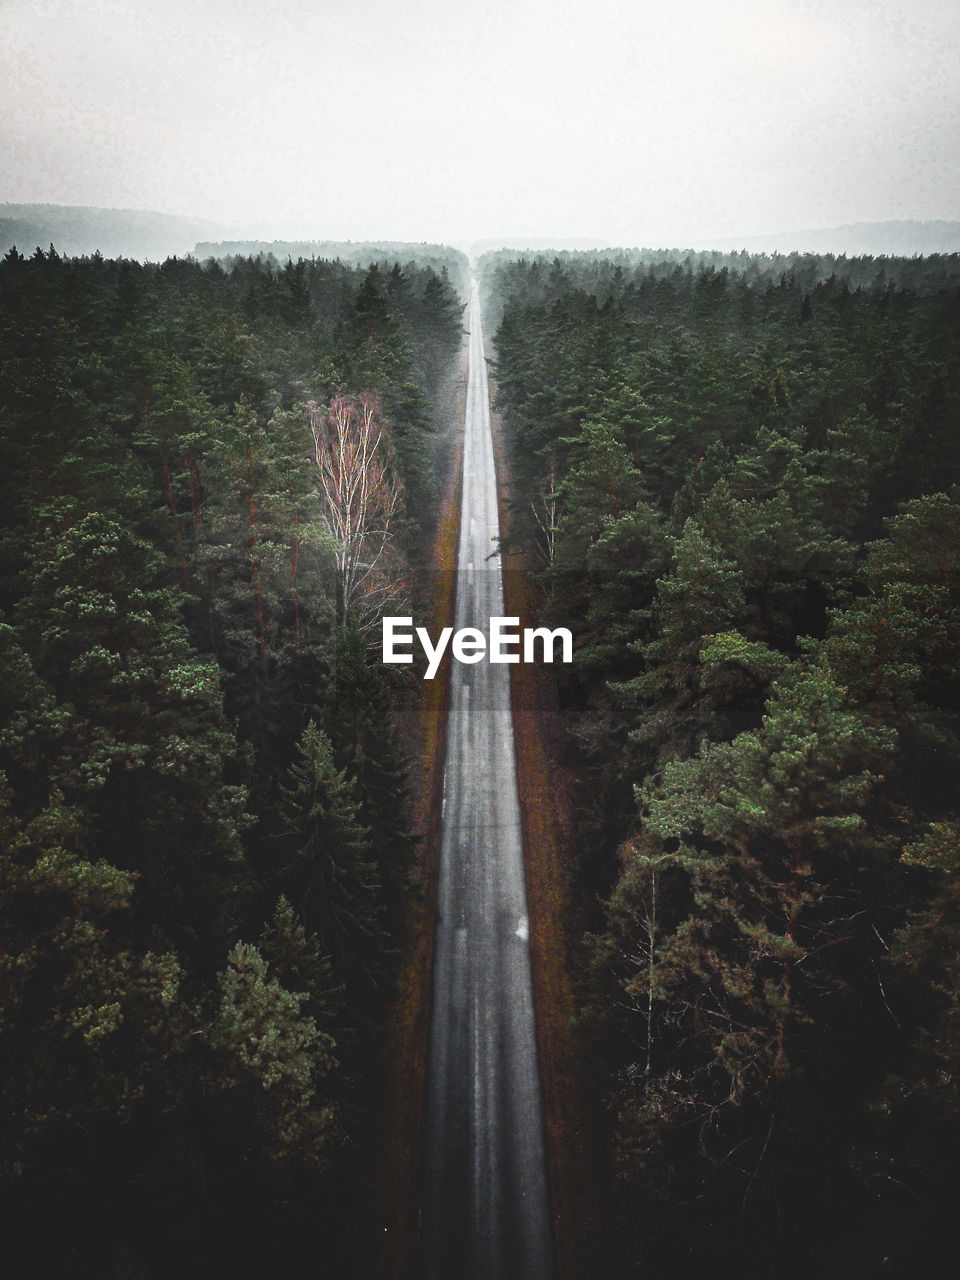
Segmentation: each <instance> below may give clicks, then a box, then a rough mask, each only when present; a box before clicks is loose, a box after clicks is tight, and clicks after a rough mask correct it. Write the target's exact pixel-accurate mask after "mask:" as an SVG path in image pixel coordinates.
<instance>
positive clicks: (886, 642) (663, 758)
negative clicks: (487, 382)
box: [480, 251, 960, 1280]
mask: <svg viewBox="0 0 960 1280" xmlns="http://www.w3.org/2000/svg"><path fill="white" fill-rule="evenodd" d="M480 270H481V273H482V277H483V280H484V284H485V291H486V297H487V309H488V317H489V319H490V323H491V328H493V327H494V326H495V327H496V337H495V348H496V350H495V355H496V364H495V373H494V377H495V379H496V384H497V400H496V405H497V407H498V408H499V410H500V412H501V413H502V415H503V419H504V424H505V431H506V436H507V440H508V444H509V458H510V481H511V492H510V503H511V512H512V520H511V526H510V539H511V542H512V543H514V544H515V547H516V549H517V550H518V551H519V552H520V553H521V554H522V555H523V556H524V558H525V562H526V563H527V564H528V565H529V566H530V568H531V570H532V571H533V573H534V576H535V578H536V580H537V583H538V585H539V590H540V599H541V614H542V617H543V619H545V620H546V621H547V622H548V623H549V624H550V625H551V626H557V625H563V626H567V627H569V628H570V629H571V630H572V631H573V635H574V662H573V664H572V665H571V666H569V667H559V668H555V669H554V670H555V676H556V680H557V682H558V698H557V701H558V706H559V709H560V714H561V717H562V723H563V741H562V744H561V747H560V751H561V753H562V762H563V768H564V771H565V772H566V774H567V775H568V776H569V777H571V778H572V779H573V786H574V794H575V797H576V801H575V809H576V813H575V818H576V845H577V847H576V851H575V872H574V877H573V878H574V884H573V886H572V895H573V902H574V911H573V919H572V920H571V923H570V927H569V932H570V943H569V945H570V965H571V969H572V970H573V971H574V972H575V973H576V975H577V984H578V996H577V1006H578V1011H577V1016H576V1025H575V1027H574V1032H573V1034H574V1035H575V1036H576V1038H577V1043H578V1045H579V1047H580V1052H581V1054H582V1057H583V1060H584V1063H585V1071H586V1073H587V1079H588V1083H589V1091H590V1093H591V1095H592V1096H594V1097H596V1098H598V1099H599V1102H598V1104H597V1108H596V1116H595V1121H596V1123H597V1124H598V1125H599V1126H600V1128H601V1130H602V1137H603V1144H602V1145H603V1151H604V1157H603V1161H602V1173H601V1177H602V1179H603V1181H604V1185H605V1187H606V1195H607V1202H608V1206H609V1210H608V1215H607V1219H606V1221H605V1223H604V1228H603V1236H604V1239H603V1240H602V1241H601V1243H600V1252H601V1256H602V1258H603V1262H604V1266H603V1269H604V1270H605V1271H606V1273H608V1274H612V1275H623V1276H626V1275H633V1274H646V1275H651V1276H663V1275H668V1274H669V1275H672V1276H680V1277H687V1276H689V1277H692V1276H695V1275H697V1276H699V1275H702V1274H704V1273H705V1272H706V1270H707V1269H710V1270H712V1272H713V1273H714V1274H722V1275H727V1274H731V1275H732V1274H736V1275H738V1276H745V1277H757V1280H759V1278H760V1277H768V1276H770V1275H774V1274H776V1275H782V1276H794V1275H795V1276H805V1277H809V1276H817V1277H829V1276H841V1275H843V1276H851V1275H854V1276H865V1277H866V1276H870V1277H874V1276H881V1275H922V1274H927V1273H931V1272H932V1270H933V1267H934V1265H935V1262H936V1259H938V1258H942V1257H948V1256H950V1255H951V1253H952V1250H953V1228H952V1221H951V1219H952V1211H953V1206H954V1205H955V1203H956V1199H957V1195H958V1192H960V1178H958V1173H960V1167H958V1162H957V1159H956V1152H957V1149H958V1141H960V1126H958V1121H960V1098H958V1081H960V965H958V959H957V957H958V949H960V812H958V801H957V791H956V790H955V788H956V779H957V773H958V765H960V736H958V733H960V720H958V714H960V684H958V675H957V658H958V644H960V595H958V588H960V578H958V569H960V561H958V558H960V431H958V426H960V341H958V338H960V257H958V256H957V255H952V256H945V257H937V256H930V257H927V258H913V259H903V260H900V259H885V258H879V259H870V258H852V259H846V258H843V257H840V258H833V257H826V256H820V257H815V256H813V255H801V254H795V255H788V256H779V255H774V256H772V257H767V256H765V255H759V256H748V255H747V254H745V253H744V254H741V253H731V254H721V253H708V254H699V255H697V254H683V253H648V252H640V251H637V252H617V253H603V252H598V253H580V254H576V253H565V254H560V255H557V256H556V257H553V258H552V259H550V258H545V257H542V256H527V257H522V256H520V255H517V254H516V253H509V254H508V253H500V254H491V255H487V256H486V257H485V258H484V259H483V260H482V261H481V263H480ZM940 1265H942V1264H940Z"/></svg>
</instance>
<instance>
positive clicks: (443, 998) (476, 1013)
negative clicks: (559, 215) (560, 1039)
mask: <svg viewBox="0 0 960 1280" xmlns="http://www.w3.org/2000/svg"><path fill="white" fill-rule="evenodd" d="M469 327H470V372H469V381H468V384H467V407H466V431H465V440H464V458H463V494H462V506H461V519H460V544H459V548H458V555H457V570H458V572H457V599H456V609H455V626H456V628H457V629H459V628H461V627H470V626H472V627H477V628H478V629H479V630H481V631H483V632H484V633H486V632H487V630H488V627H489V619H490V618H491V617H498V616H501V615H502V614H503V578H502V574H501V568H500V556H499V552H498V549H497V542H496V538H497V536H498V533H499V518H498V508H497V485H496V475H495V471H494V464H493V438H492V435H491V430H490V405H489V395H488V388H487V373H486V364H485V361H484V354H483V336H482V333H481V327H480V304H479V295H478V289H477V285H476V282H474V283H473V285H472V290H471V298H470V318H469ZM514 651H516V650H514ZM528 939H529V925H528V921H527V903H526V891H525V887H524V872H523V849H522V842H521V832H520V807H519V801H518V797H517V778H516V767H515V757H514V741H513V720H512V716H511V710H510V667H509V666H508V665H504V664H497V665H491V664H490V663H488V662H487V660H486V659H484V660H483V661H482V662H480V663H477V664H475V665H464V664H461V663H458V662H456V661H454V662H453V666H452V671H451V675H450V711H449V717H448V722H447V755H446V766H445V772H444V788H443V833H442V840H441V850H440V872H439V885H438V900H437V927H436V942H435V949H434V970H433V1008H432V1018H431V1026H430V1052H429V1059H428V1068H427V1098H426V1113H425V1133H424V1182H423V1193H422V1201H421V1213H420V1230H419V1249H420V1273H421V1275H423V1276H425V1277H427V1278H428V1280H514V1278H515V1280H549V1277H550V1276H552V1273H553V1257H552V1244H551V1231H550V1214H549V1207H548V1205H549V1201H548V1193H547V1176H546V1160H545V1155H544V1137H543V1109H542V1103H541V1097H540V1080H539V1076H538V1071H537V1045H536V1034H535V1028H534V1012H533V994H532V988H531V982H530V947H529V941H528Z"/></svg>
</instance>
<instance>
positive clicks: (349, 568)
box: [305, 395, 404, 629]
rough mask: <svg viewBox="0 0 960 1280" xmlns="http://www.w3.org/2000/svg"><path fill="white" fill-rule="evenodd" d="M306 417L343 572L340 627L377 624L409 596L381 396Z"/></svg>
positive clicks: (311, 411)
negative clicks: (397, 543)
mask: <svg viewBox="0 0 960 1280" xmlns="http://www.w3.org/2000/svg"><path fill="white" fill-rule="evenodd" d="M305 417H306V420H307V424H308V425H309V428H310V432H311V435H312V436H313V455H314V461H315V463H316V468H317V477H318V481H319V486H320V499H321V502H320V518H321V522H322V524H323V526H324V528H325V529H326V531H327V533H328V534H329V535H330V539H331V541H332V543H333V547H334V556H335V560H336V568H337V618H338V623H343V622H345V621H346V620H347V619H348V618H352V619H353V620H354V621H355V622H356V623H357V624H358V625H359V626H360V627H361V628H362V629H364V628H368V627H371V626H374V625H376V623H377V622H378V620H379V618H380V616H381V615H382V614H383V613H384V612H385V611H386V608H387V606H388V605H391V606H392V605H395V604H399V602H400V600H401V599H402V598H403V595H404V583H403V582H402V572H401V566H400V564H399V563H398V560H399V557H398V553H397V551H396V548H395V546H394V538H393V532H392V528H391V527H392V526H393V525H394V524H395V522H396V520H397V519H398V518H399V517H400V515H401V513H402V509H403V489H402V485H401V482H400V479H399V477H398V476H397V472H396V467H395V465H394V459H393V451H392V449H391V446H390V439H389V428H388V426H387V424H386V422H385V421H384V419H383V416H382V414H381V412H380V405H379V402H378V401H377V399H376V398H375V397H374V396H368V395H361V396H359V397H357V398H356V399H354V398H353V397H351V396H346V395H337V396H334V398H333V399H332V400H331V401H330V404H329V405H328V406H327V409H326V412H324V410H323V409H322V408H320V407H319V406H318V405H316V404H315V403H313V402H312V401H311V402H310V403H309V404H308V405H307V406H306V408H305Z"/></svg>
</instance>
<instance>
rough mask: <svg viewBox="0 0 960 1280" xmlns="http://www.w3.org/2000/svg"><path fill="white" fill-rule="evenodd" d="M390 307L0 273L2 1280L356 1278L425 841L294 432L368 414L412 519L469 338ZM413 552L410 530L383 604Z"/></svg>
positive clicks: (92, 275)
mask: <svg viewBox="0 0 960 1280" xmlns="http://www.w3.org/2000/svg"><path fill="white" fill-rule="evenodd" d="M388 274H389V268H385V269H384V271H383V272H382V273H378V272H368V271H365V270H362V269H360V268H358V267H351V266H346V265H344V264H343V263H340V262H326V261H317V260H312V261H309V262H307V261H303V260H300V261H297V262H292V261H290V262H287V263H286V264H285V265H282V266H281V265H279V264H276V263H270V262H268V261H266V260H264V259H262V258H261V259H255V260H235V261H232V262H228V263H227V264H226V265H225V266H221V265H220V264H218V263H210V264H207V265H206V266H201V265H199V264H198V263H196V262H193V261H190V260H178V259H170V260H168V261H166V262H164V263H162V264H157V265H146V266H141V265H140V264H137V263H130V262H110V261H105V260H104V259H102V258H100V257H99V256H95V257H93V258H90V259H79V260H78V259H72V260H71V259H65V258H61V257H60V256H59V255H57V254H56V253H55V252H53V251H51V252H50V253H42V252H38V253H37V254H35V255H33V256H32V257H30V258H28V259H25V258H23V257H22V256H20V255H18V254H16V253H10V254H8V255H7V256H6V258H4V259H3V261H2V262H0V353H2V354H0V366H2V367H0V373H2V385H0V490H2V499H3V500H2V502H0V539H2V552H3V572H2V577H0V610H2V612H0V829H2V837H3V846H2V852H0V1062H2V1064H3V1065H2V1068H0V1077H2V1079H0V1091H2V1094H3V1097H4V1104H5V1105H4V1108H3V1114H2V1117H0V1147H2V1156H0V1194H2V1196H3V1200H4V1204H5V1207H6V1208H7V1210H8V1214H7V1215H5V1251H6V1256H7V1259H8V1262H9V1264H10V1266H11V1267H12V1268H13V1270H14V1271H17V1272H18V1273H19V1267H20V1255H21V1253H22V1252H23V1251H25V1250H27V1249H29V1264H28V1269H29V1270H30V1271H31V1272H33V1273H35V1274H37V1275H58V1276H63V1277H64V1278H65V1280H69V1278H70V1277H79V1276H84V1277H87V1276H97V1277H98V1278H99V1277H103V1278H105V1280H106V1278H113V1277H117V1278H118V1280H119V1277H132V1276H137V1277H140V1278H143V1277H150V1276H166V1275H170V1274H174V1273H176V1274H183V1275H188V1274H189V1275H192V1274H197V1275H220V1274H231V1275H238V1276H247V1275H250V1276H252V1275H261V1274H270V1273H272V1272H273V1271H274V1270H276V1269H277V1268H278V1267H279V1268H280V1269H289V1268H290V1267H292V1266H293V1265H294V1264H295V1263H296V1262H298V1261H299V1260H300V1259H301V1258H302V1256H303V1254H304V1252H305V1249H306V1248H307V1246H308V1244H309V1246H310V1247H311V1248H312V1247H314V1244H315V1240H316V1237H317V1236H318V1234H319V1235H322V1237H323V1239H324V1241H325V1245H324V1248H325V1256H326V1257H327V1260H328V1261H329V1263H330V1265H331V1267H333V1268H334V1269H335V1270H337V1271H338V1273H339V1274H347V1273H348V1271H349V1266H350V1265H352V1264H351V1263H350V1262H349V1261H348V1260H349V1259H351V1258H357V1257H359V1258H361V1259H362V1258H363V1257H364V1256H365V1255H364V1252H363V1249H360V1250H359V1251H358V1246H357V1239H358V1238H369V1236H370V1227H369V1222H368V1220H367V1217H366V1216H365V1215H368V1214H369V1206H368V1204H367V1192H366V1190H365V1186H366V1183H367V1180H368V1178H369V1170H370V1164H371V1162H372V1159H373V1151H374V1149H375V1148H374V1141H375V1135H374V1134H373V1132H372V1126H371V1124H370V1121H369V1118H368V1117H369V1113H370V1111H371V1109H372V1107H373V1106H374V1105H375V1102H376V1096H377V1089H378V1087H379V1084H378V1082H379V1080H380V1078H381V1075H382V1071H383V1067H382V1064H381V1063H380V1060H379V1056H380V1052H381V1046H380V1031H381V1028H382V1021H383V1017H384V1015H385V1012H386V1009H387V1004H388V1002H387V997H386V993H387V992H388V991H389V989H390V965H391V961H392V952H391V948H390V943H391V937H390V930H391V929H393V928H395V927H396V926H397V924H398V922H399V918H400V906H401V899H402V895H403V894H404V893H405V892H406V880H405V869H406V865H407V860H408V858H409V849H410V845H411V842H412V837H411V835H410V832H409V830H408V828H407V822H406V818H405V814H404V809H403V803H402V802H403V791H404V783H403V762H402V761H401V759H400V757H399V754H398V752H397V751H396V749H395V747H394V746H393V743H392V737H391V733H390V732H389V730H388V726H389V725H390V724H391V723H392V722H393V721H394V719H395V718H396V715H397V707H398V698H399V694H400V689H399V686H390V685H387V684H385V683H384V682H383V681H382V679H381V678H380V677H379V673H378V672H377V671H376V669H375V667H374V666H373V664H372V662H371V660H370V657H369V655H368V652H367V649H368V646H369V643H370V642H369V638H365V637H361V636H359V635H355V634H353V633H349V632H343V633H338V630H337V621H336V618H337V613H336V601H335V574H334V570H333V554H332V548H331V546H330V544H329V538H328V536H327V534H326V533H325V532H324V522H323V518H322V516H323V507H322V503H323V501H324V498H323V495H322V493H321V491H320V488H319V485H318V482H317V477H316V464H315V461H314V458H313V439H312V436H311V432H310V429H309V423H308V420H307V419H308V415H307V411H306V409H305V402H306V401H307V400H308V399H315V398H318V397H319V398H321V399H325V398H327V397H332V396H334V395H335V394H344V395H357V394H359V393H360V392H361V391H369V392H370V394H371V395H373V396H375V397H377V398H378V401H379V403H381V404H382V405H384V406H385V408H384V413H385V420H386V424H385V428H384V429H385V431H386V432H388V433H392V436H393V439H394V440H395V441H399V442H400V445H399V446H398V448H397V452H398V453H399V454H400V455H401V457H400V462H399V475H398V483H399V484H400V485H403V484H404V483H406V485H407V488H408V491H409V489H410V486H411V485H416V484H419V485H420V486H421V492H422V493H423V494H426V493H428V492H429V490H430V487H431V485H432V483H433V477H432V475H431V474H430V472H429V469H428V468H425V467H422V466H421V464H420V457H419V454H420V453H421V452H424V451H423V449H422V446H423V443H424V440H425V436H426V433H427V430H428V428H427V423H428V422H429V420H430V414H429V412H428V403H429V402H428V397H429V396H430V395H431V394H432V393H433V392H434V391H435V389H436V387H437V386H438V385H439V377H440V368H441V366H442V365H443V363H444V361H449V360H450V358H451V356H452V354H453V352H454V350H455V349H456V347H457V346H458V344H459V336H460V330H459V302H458V301H457V299H456V297H455V295H454V293H453V290H452V288H451V287H450V285H449V282H448V280H447V278H446V277H445V276H443V275H441V274H439V272H438V271H434V270H433V269H432V268H430V267H420V266H418V265H416V263H409V264H407V265H406V266H404V267H400V268H398V270H397V272H394V273H393V274H392V275H389V279H390V281H391V284H392V286H393V288H392V291H391V290H385V289H384V288H383V286H382V283H381V282H380V280H379V277H380V276H383V277H387V276H388ZM361 330H363V332H362V335H361V332H360V331H361ZM354 379H356V381H354ZM404 442H406V446H405V445H404ZM404 447H407V452H406V454H405V453H404ZM408 460H409V463H410V466H411V472H410V474H409V475H405V474H404V473H403V469H404V466H405V465H406V464H407V461H408ZM414 462H416V468H417V469H416V470H414V469H413V464H414ZM423 505H424V503H421V506H423ZM425 518H426V517H425ZM417 550H418V548H417V530H416V528H415V527H414V526H413V525H412V524H408V525H407V526H406V527H404V528H402V529H399V530H398V536H397V539H396V558H395V563H396V566H397V571H398V572H400V573H405V572H406V571H407V564H408V562H409V560H410V558H412V557H413V556H415V555H416V554H417ZM397 589H398V590H399V589H400V585H399V584H397ZM298 744H299V745H298ZM54 1204H55V1205H57V1206H58V1210H57V1223H56V1229H55V1230H51V1228H50V1223H49V1214H50V1209H51V1206H52V1205H54ZM105 1224H108V1225H105ZM357 1265H358V1266H359V1267H362V1266H363V1265H365V1264H364V1263H363V1261H362V1260H361V1261H360V1262H358V1263H357Z"/></svg>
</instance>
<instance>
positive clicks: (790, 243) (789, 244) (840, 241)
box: [685, 221, 960, 258]
mask: <svg viewBox="0 0 960 1280" xmlns="http://www.w3.org/2000/svg"><path fill="white" fill-rule="evenodd" d="M685 247H687V248H691V249H746V250H747V251H748V252H750V253H794V252H800V253H835V254H841V253H842V254H846V255H847V257H855V256H856V257H860V256H863V255H865V254H868V255H870V256H871V257H874V258H877V257H880V256H884V257H888V258H892V257H896V258H912V257H913V256H914V254H924V255H925V254H930V253H960V222H944V221H934V222H915V221H900V222H850V223H847V224H845V225H844V226H840V227H819V228H816V229H813V230H808V231H785V232H779V233H777V234H774V235H764V236H739V237H737V236H719V237H716V238H714V239H699V240H695V241H693V243H692V244H690V245H688V246H685Z"/></svg>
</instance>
